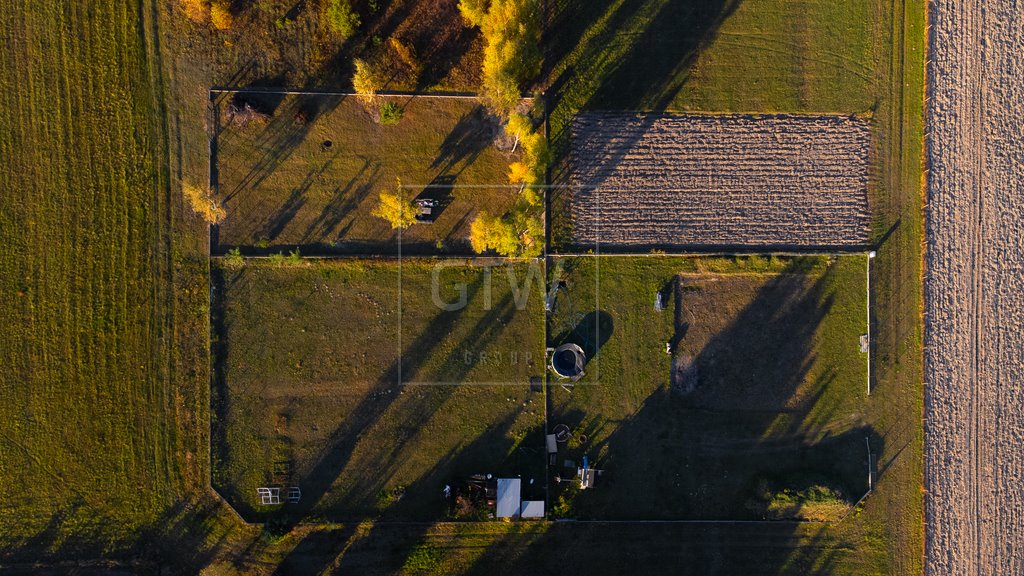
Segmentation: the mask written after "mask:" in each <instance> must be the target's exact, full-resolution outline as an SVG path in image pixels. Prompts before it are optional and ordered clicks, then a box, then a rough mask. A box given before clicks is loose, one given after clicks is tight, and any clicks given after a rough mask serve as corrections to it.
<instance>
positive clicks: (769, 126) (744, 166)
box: [569, 113, 870, 248]
mask: <svg viewBox="0 0 1024 576" xmlns="http://www.w3.org/2000/svg"><path fill="white" fill-rule="evenodd" d="M869 146H870V134H869V124H868V122H866V121H864V120H862V119H859V118H855V117H848V116H737V115H729V116H711V115H684V116H670V115H660V114H641V115H637V114H604V113H602V114H595V113H590V114H581V115H579V116H577V117H576V118H575V119H574V120H573V125H572V151H571V155H570V168H571V183H570V187H571V199H570V202H569V214H570V215H569V218H570V220H571V224H572V241H573V244H576V245H578V246H585V245H592V244H594V243H596V242H598V241H599V242H600V243H601V244H602V245H604V246H610V247H614V246H622V247H631V248H637V247H643V246H649V247H656V246H684V247H685V246H692V247H699V246H754V247H770V246H774V247H789V246H792V247H835V248H839V247H855V246H860V245H864V244H866V243H867V241H868V228H869V210H868V166H869Z"/></svg>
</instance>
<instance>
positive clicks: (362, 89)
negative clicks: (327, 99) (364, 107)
mask: <svg viewBox="0 0 1024 576" xmlns="http://www.w3.org/2000/svg"><path fill="white" fill-rule="evenodd" d="M352 63H353V64H354V65H355V68H356V71H355V73H354V74H353V75H352V87H353V88H355V91H356V93H357V94H360V95H361V96H363V97H364V98H366V99H372V98H373V97H374V96H375V95H376V94H377V92H379V91H380V89H381V88H383V87H384V74H383V73H381V71H380V70H379V69H378V68H377V67H376V66H374V65H373V64H371V63H369V62H367V61H366V60H362V59H360V58H356V59H355V60H353V61H352Z"/></svg>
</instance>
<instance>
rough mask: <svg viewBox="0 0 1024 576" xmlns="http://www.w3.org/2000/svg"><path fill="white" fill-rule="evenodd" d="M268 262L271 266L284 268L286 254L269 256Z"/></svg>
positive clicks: (275, 253) (278, 253) (276, 253)
mask: <svg viewBox="0 0 1024 576" xmlns="http://www.w3.org/2000/svg"><path fill="white" fill-rule="evenodd" d="M267 262H269V263H270V265H271V266H284V254H281V253H280V252H274V253H273V254H271V255H269V256H267Z"/></svg>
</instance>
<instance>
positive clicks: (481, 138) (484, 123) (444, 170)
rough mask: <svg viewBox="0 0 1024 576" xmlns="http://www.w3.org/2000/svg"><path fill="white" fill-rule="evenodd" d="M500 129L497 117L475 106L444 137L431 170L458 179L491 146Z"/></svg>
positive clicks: (481, 106)
mask: <svg viewBox="0 0 1024 576" xmlns="http://www.w3.org/2000/svg"><path fill="white" fill-rule="evenodd" d="M499 129H500V127H499V126H498V120H497V118H495V117H494V116H493V115H492V114H491V113H490V112H488V111H487V109H486V108H485V107H484V106H483V105H480V104H478V105H476V106H475V107H473V109H472V110H470V111H469V112H467V113H465V114H463V115H462V117H461V118H459V121H458V122H457V123H456V124H455V126H453V127H452V129H451V131H450V132H449V133H448V135H447V136H445V139H444V141H443V142H441V145H440V146H439V147H438V150H437V156H436V157H435V158H434V160H433V161H432V162H431V163H430V168H431V169H438V170H440V172H441V174H444V175H454V176H458V175H459V173H461V172H462V170H464V169H465V168H466V167H467V166H469V165H470V164H472V163H473V162H474V161H475V160H476V159H477V157H478V156H480V153H481V152H483V151H484V150H486V149H487V148H488V147H490V146H491V145H492V143H493V142H494V138H495V136H496V135H497V133H498V130H499ZM453 172H454V174H452V173H453Z"/></svg>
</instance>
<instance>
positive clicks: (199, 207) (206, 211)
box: [181, 182, 227, 224]
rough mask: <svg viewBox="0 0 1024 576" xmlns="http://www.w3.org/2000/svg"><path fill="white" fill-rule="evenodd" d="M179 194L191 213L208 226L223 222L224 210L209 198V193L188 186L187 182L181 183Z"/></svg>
mask: <svg viewBox="0 0 1024 576" xmlns="http://www.w3.org/2000/svg"><path fill="white" fill-rule="evenodd" d="M181 193H182V195H183V196H184V197H185V201H186V202H188V205H189V207H191V208H192V211H193V212H195V213H196V214H198V215H199V216H201V217H202V218H203V220H206V221H207V222H209V223H210V224H217V223H220V222H221V221H223V220H224V218H225V216H227V213H226V212H225V211H224V208H222V207H221V206H220V204H217V202H216V201H215V200H214V199H213V198H211V197H210V195H209V193H207V192H206V191H205V190H203V189H202V188H200V187H199V186H196V185H194V184H190V183H188V182H182V184H181Z"/></svg>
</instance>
